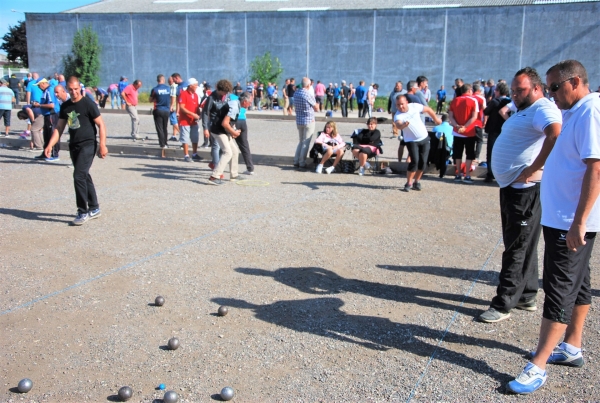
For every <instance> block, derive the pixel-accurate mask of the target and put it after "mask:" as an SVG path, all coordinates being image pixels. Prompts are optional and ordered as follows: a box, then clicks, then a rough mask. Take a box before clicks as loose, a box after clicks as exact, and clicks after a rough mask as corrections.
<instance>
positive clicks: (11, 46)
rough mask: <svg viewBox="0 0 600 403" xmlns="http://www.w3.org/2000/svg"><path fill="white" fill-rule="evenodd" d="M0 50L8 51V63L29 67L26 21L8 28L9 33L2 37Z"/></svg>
mask: <svg viewBox="0 0 600 403" xmlns="http://www.w3.org/2000/svg"><path fill="white" fill-rule="evenodd" d="M0 49H2V50H5V51H6V56H7V58H8V61H10V62H13V63H15V64H18V65H22V66H24V67H28V66H29V59H28V57H27V28H26V27H25V21H19V22H18V23H17V25H15V26H14V27H8V33H7V34H6V35H4V36H3V37H2V45H0Z"/></svg>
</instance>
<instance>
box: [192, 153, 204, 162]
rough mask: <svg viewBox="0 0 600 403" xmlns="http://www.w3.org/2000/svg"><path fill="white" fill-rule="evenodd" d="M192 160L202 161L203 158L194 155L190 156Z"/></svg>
mask: <svg viewBox="0 0 600 403" xmlns="http://www.w3.org/2000/svg"><path fill="white" fill-rule="evenodd" d="M192 159H193V160H194V161H202V160H203V159H204V158H202V157H201V156H199V155H198V154H194V155H192Z"/></svg>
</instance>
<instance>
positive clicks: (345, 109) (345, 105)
mask: <svg viewBox="0 0 600 403" xmlns="http://www.w3.org/2000/svg"><path fill="white" fill-rule="evenodd" d="M340 106H341V108H342V117H343V118H347V117H348V99H347V98H342V99H340Z"/></svg>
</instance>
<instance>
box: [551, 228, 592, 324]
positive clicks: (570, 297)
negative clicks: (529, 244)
mask: <svg viewBox="0 0 600 403" xmlns="http://www.w3.org/2000/svg"><path fill="white" fill-rule="evenodd" d="M543 231H544V242H545V243H546V247H545V250H544V293H545V294H546V298H545V299H544V314H543V316H544V318H546V319H548V320H551V321H553V322H559V323H564V324H567V325H568V324H569V323H571V315H572V313H573V307H574V306H575V305H590V304H591V303H592V286H591V284H590V256H591V255H592V249H593V248H594V240H595V239H596V233H595V232H588V233H586V234H585V241H586V244H585V245H584V246H582V247H580V248H579V250H577V252H572V251H570V250H569V249H568V248H567V241H566V239H565V237H566V235H567V231H565V230H559V229H555V228H550V227H543Z"/></svg>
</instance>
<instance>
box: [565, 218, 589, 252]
mask: <svg viewBox="0 0 600 403" xmlns="http://www.w3.org/2000/svg"><path fill="white" fill-rule="evenodd" d="M585 233H586V227H585V224H572V225H571V228H569V232H567V248H569V250H571V251H573V252H576V251H577V248H579V247H580V246H583V245H585V244H586V242H585Z"/></svg>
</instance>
